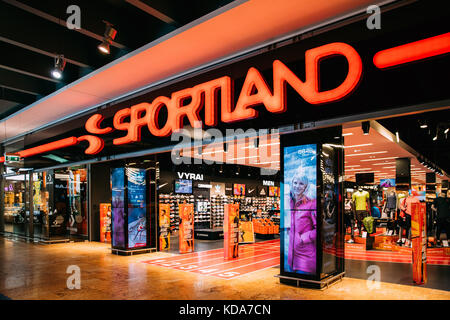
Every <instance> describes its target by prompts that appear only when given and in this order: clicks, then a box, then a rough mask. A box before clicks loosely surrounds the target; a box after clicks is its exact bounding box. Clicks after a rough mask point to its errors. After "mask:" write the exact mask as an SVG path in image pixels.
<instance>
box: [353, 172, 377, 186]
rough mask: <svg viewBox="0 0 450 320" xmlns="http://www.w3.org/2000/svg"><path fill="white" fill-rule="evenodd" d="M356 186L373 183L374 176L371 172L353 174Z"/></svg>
mask: <svg viewBox="0 0 450 320" xmlns="http://www.w3.org/2000/svg"><path fill="white" fill-rule="evenodd" d="M355 179H356V184H357V185H362V184H366V183H373V182H374V180H375V174H374V173H373V172H368V173H356V174H355Z"/></svg>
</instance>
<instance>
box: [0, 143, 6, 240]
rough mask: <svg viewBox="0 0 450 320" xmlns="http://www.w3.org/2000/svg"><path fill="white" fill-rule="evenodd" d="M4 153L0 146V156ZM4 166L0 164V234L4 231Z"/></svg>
mask: <svg viewBox="0 0 450 320" xmlns="http://www.w3.org/2000/svg"><path fill="white" fill-rule="evenodd" d="M4 153H5V148H4V147H3V146H0V155H3V154H4ZM4 174H5V165H4V163H3V162H0V232H4V231H5V177H4Z"/></svg>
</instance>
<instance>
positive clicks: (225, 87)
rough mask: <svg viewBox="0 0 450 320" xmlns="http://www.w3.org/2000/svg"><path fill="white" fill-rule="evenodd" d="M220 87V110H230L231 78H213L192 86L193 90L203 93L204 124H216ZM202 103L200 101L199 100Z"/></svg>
mask: <svg viewBox="0 0 450 320" xmlns="http://www.w3.org/2000/svg"><path fill="white" fill-rule="evenodd" d="M219 89H220V104H221V109H222V110H229V111H231V100H232V90H231V78H230V77H228V76H225V77H221V78H218V79H214V80H211V81H208V82H205V83H202V84H199V85H197V86H195V87H194V90H198V91H199V92H200V93H201V92H203V93H204V95H205V100H204V104H205V124H206V125H207V126H217V124H218V112H217V110H218V99H217V97H218V96H217V95H218V90H219ZM200 103H202V102H200Z"/></svg>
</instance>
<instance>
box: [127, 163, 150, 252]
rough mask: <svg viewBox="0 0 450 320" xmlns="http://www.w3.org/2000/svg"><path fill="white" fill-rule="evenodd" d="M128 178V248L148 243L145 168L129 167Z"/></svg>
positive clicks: (143, 245)
mask: <svg viewBox="0 0 450 320" xmlns="http://www.w3.org/2000/svg"><path fill="white" fill-rule="evenodd" d="M126 172H127V180H128V248H139V247H145V246H146V245H147V226H146V224H147V215H146V210H147V209H146V201H145V191H146V183H145V182H146V180H145V173H146V171H145V169H138V168H127V169H126Z"/></svg>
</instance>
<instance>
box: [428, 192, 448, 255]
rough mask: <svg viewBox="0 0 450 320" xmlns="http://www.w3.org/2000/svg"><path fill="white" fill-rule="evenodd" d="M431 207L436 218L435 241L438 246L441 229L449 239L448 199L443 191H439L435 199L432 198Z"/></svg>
mask: <svg viewBox="0 0 450 320" xmlns="http://www.w3.org/2000/svg"><path fill="white" fill-rule="evenodd" d="M431 208H432V209H433V210H434V211H436V218H437V219H436V220H437V221H436V222H437V230H436V243H437V244H438V246H440V245H441V233H442V230H445V234H446V235H447V240H449V235H450V208H449V199H448V198H447V197H446V195H445V193H443V192H442V193H440V194H439V196H438V197H436V199H434V201H433V205H432V206H431Z"/></svg>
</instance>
